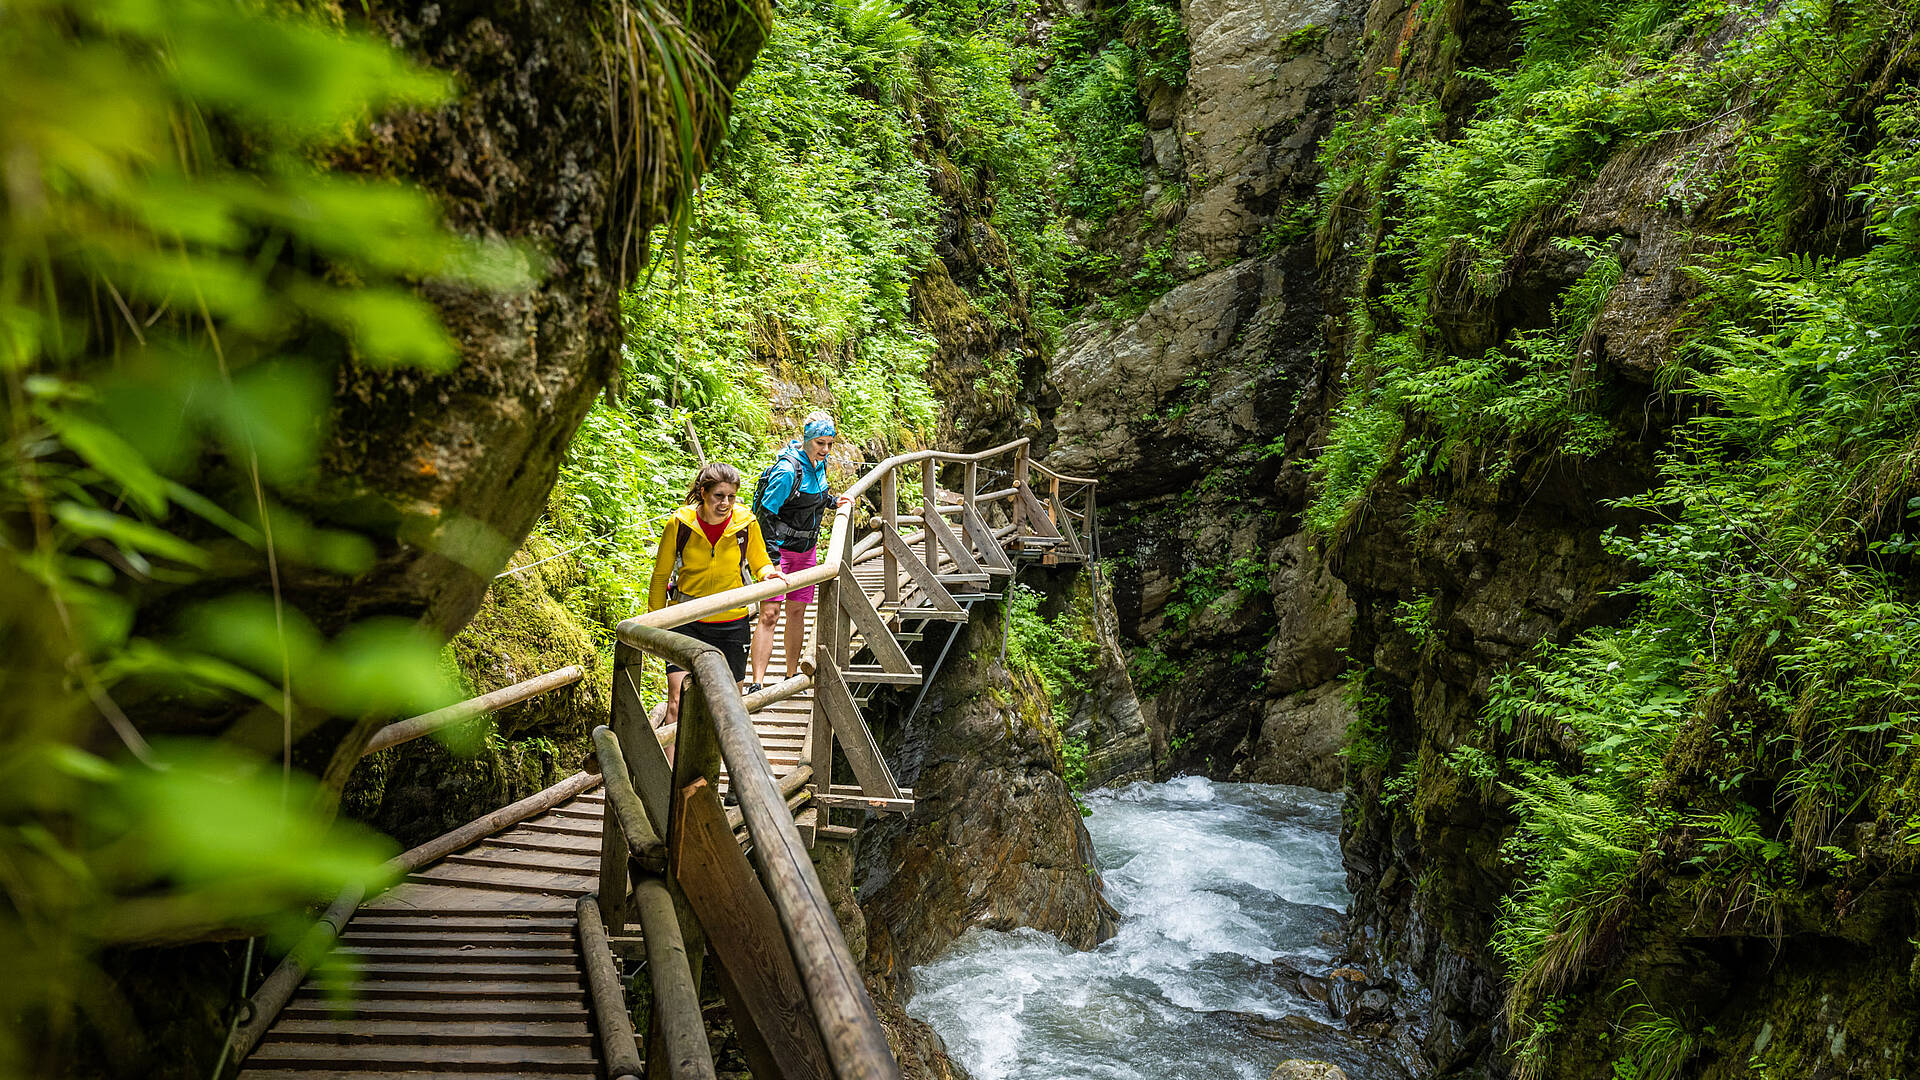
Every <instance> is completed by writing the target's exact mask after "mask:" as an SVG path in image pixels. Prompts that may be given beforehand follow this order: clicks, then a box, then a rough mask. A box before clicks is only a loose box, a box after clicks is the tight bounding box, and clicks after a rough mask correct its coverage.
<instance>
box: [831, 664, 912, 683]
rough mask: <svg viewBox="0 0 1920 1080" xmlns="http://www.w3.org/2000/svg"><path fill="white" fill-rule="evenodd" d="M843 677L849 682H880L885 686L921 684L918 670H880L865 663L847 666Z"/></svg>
mask: <svg viewBox="0 0 1920 1080" xmlns="http://www.w3.org/2000/svg"><path fill="white" fill-rule="evenodd" d="M841 678H843V679H845V680H846V681H847V683H849V684H853V683H878V684H881V685H884V686H919V685H920V678H921V676H920V673H919V672H918V671H913V672H908V673H906V674H899V673H896V672H892V671H880V670H878V669H876V668H871V667H867V666H866V665H864V664H863V665H860V666H858V667H849V668H847V670H846V672H845V673H844V674H843V675H842V676H841Z"/></svg>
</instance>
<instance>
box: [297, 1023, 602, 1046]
mask: <svg viewBox="0 0 1920 1080" xmlns="http://www.w3.org/2000/svg"><path fill="white" fill-rule="evenodd" d="M273 1038H274V1040H275V1041H276V1042H288V1043H299V1042H307V1043H338V1044H341V1045H351V1044H354V1043H379V1042H388V1043H414V1044H417V1045H421V1046H462V1045H475V1044H478V1045H499V1044H502V1043H511V1044H513V1045H515V1046H579V1045H584V1044H586V1043H587V1042H588V1041H589V1040H590V1039H591V1038H592V1036H591V1035H590V1034H589V1033H588V1031H587V1021H586V1017H584V1016H582V1017H581V1018H580V1019H578V1020H574V1021H561V1020H502V1019H475V1018H471V1017H468V1018H461V1019H454V1018H451V1017H448V1018H440V1019H435V1020H432V1021H422V1020H361V1019H354V1020H311V1019H295V1018H288V1019H285V1020H282V1021H281V1022H280V1023H278V1024H275V1025H274V1027H273Z"/></svg>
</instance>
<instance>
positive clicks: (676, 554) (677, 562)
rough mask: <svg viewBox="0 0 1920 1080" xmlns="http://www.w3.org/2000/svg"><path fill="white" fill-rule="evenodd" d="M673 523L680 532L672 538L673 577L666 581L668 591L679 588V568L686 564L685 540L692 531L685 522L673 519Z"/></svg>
mask: <svg viewBox="0 0 1920 1080" xmlns="http://www.w3.org/2000/svg"><path fill="white" fill-rule="evenodd" d="M673 523H674V524H675V525H677V526H679V528H680V531H679V533H678V534H676V535H675V536H674V538H673V576H672V577H669V578H668V579H667V588H668V589H669V590H672V589H677V588H679V587H680V567H681V565H682V564H683V563H685V562H686V559H687V540H688V538H690V537H691V536H692V535H693V531H692V530H691V529H688V528H687V523H686V522H684V521H681V520H680V519H679V518H674V519H673Z"/></svg>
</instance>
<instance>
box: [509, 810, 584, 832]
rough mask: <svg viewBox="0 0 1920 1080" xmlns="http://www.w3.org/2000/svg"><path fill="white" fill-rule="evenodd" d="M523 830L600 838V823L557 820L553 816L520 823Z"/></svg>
mask: <svg viewBox="0 0 1920 1080" xmlns="http://www.w3.org/2000/svg"><path fill="white" fill-rule="evenodd" d="M520 827H521V828H523V829H531V830H532V831H534V832H543V833H558V834H560V835H563V836H599V835H600V823H599V822H598V821H597V820H596V821H593V822H586V821H582V820H581V819H579V818H557V817H554V816H552V815H551V814H542V815H540V816H539V817H537V818H532V819H530V820H527V821H523V822H521V823H520Z"/></svg>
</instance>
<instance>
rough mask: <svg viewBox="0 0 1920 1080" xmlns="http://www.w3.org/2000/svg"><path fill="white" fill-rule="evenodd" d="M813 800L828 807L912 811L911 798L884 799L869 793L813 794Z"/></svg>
mask: <svg viewBox="0 0 1920 1080" xmlns="http://www.w3.org/2000/svg"><path fill="white" fill-rule="evenodd" d="M813 800H814V801H815V802H817V803H819V804H820V805H821V806H824V807H827V808H829V809H832V808H835V807H839V808H842V809H846V810H873V811H876V812H879V813H883V814H911V813H913V800H912V799H885V798H875V797H873V796H869V795H815V796H814V797H813Z"/></svg>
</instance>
